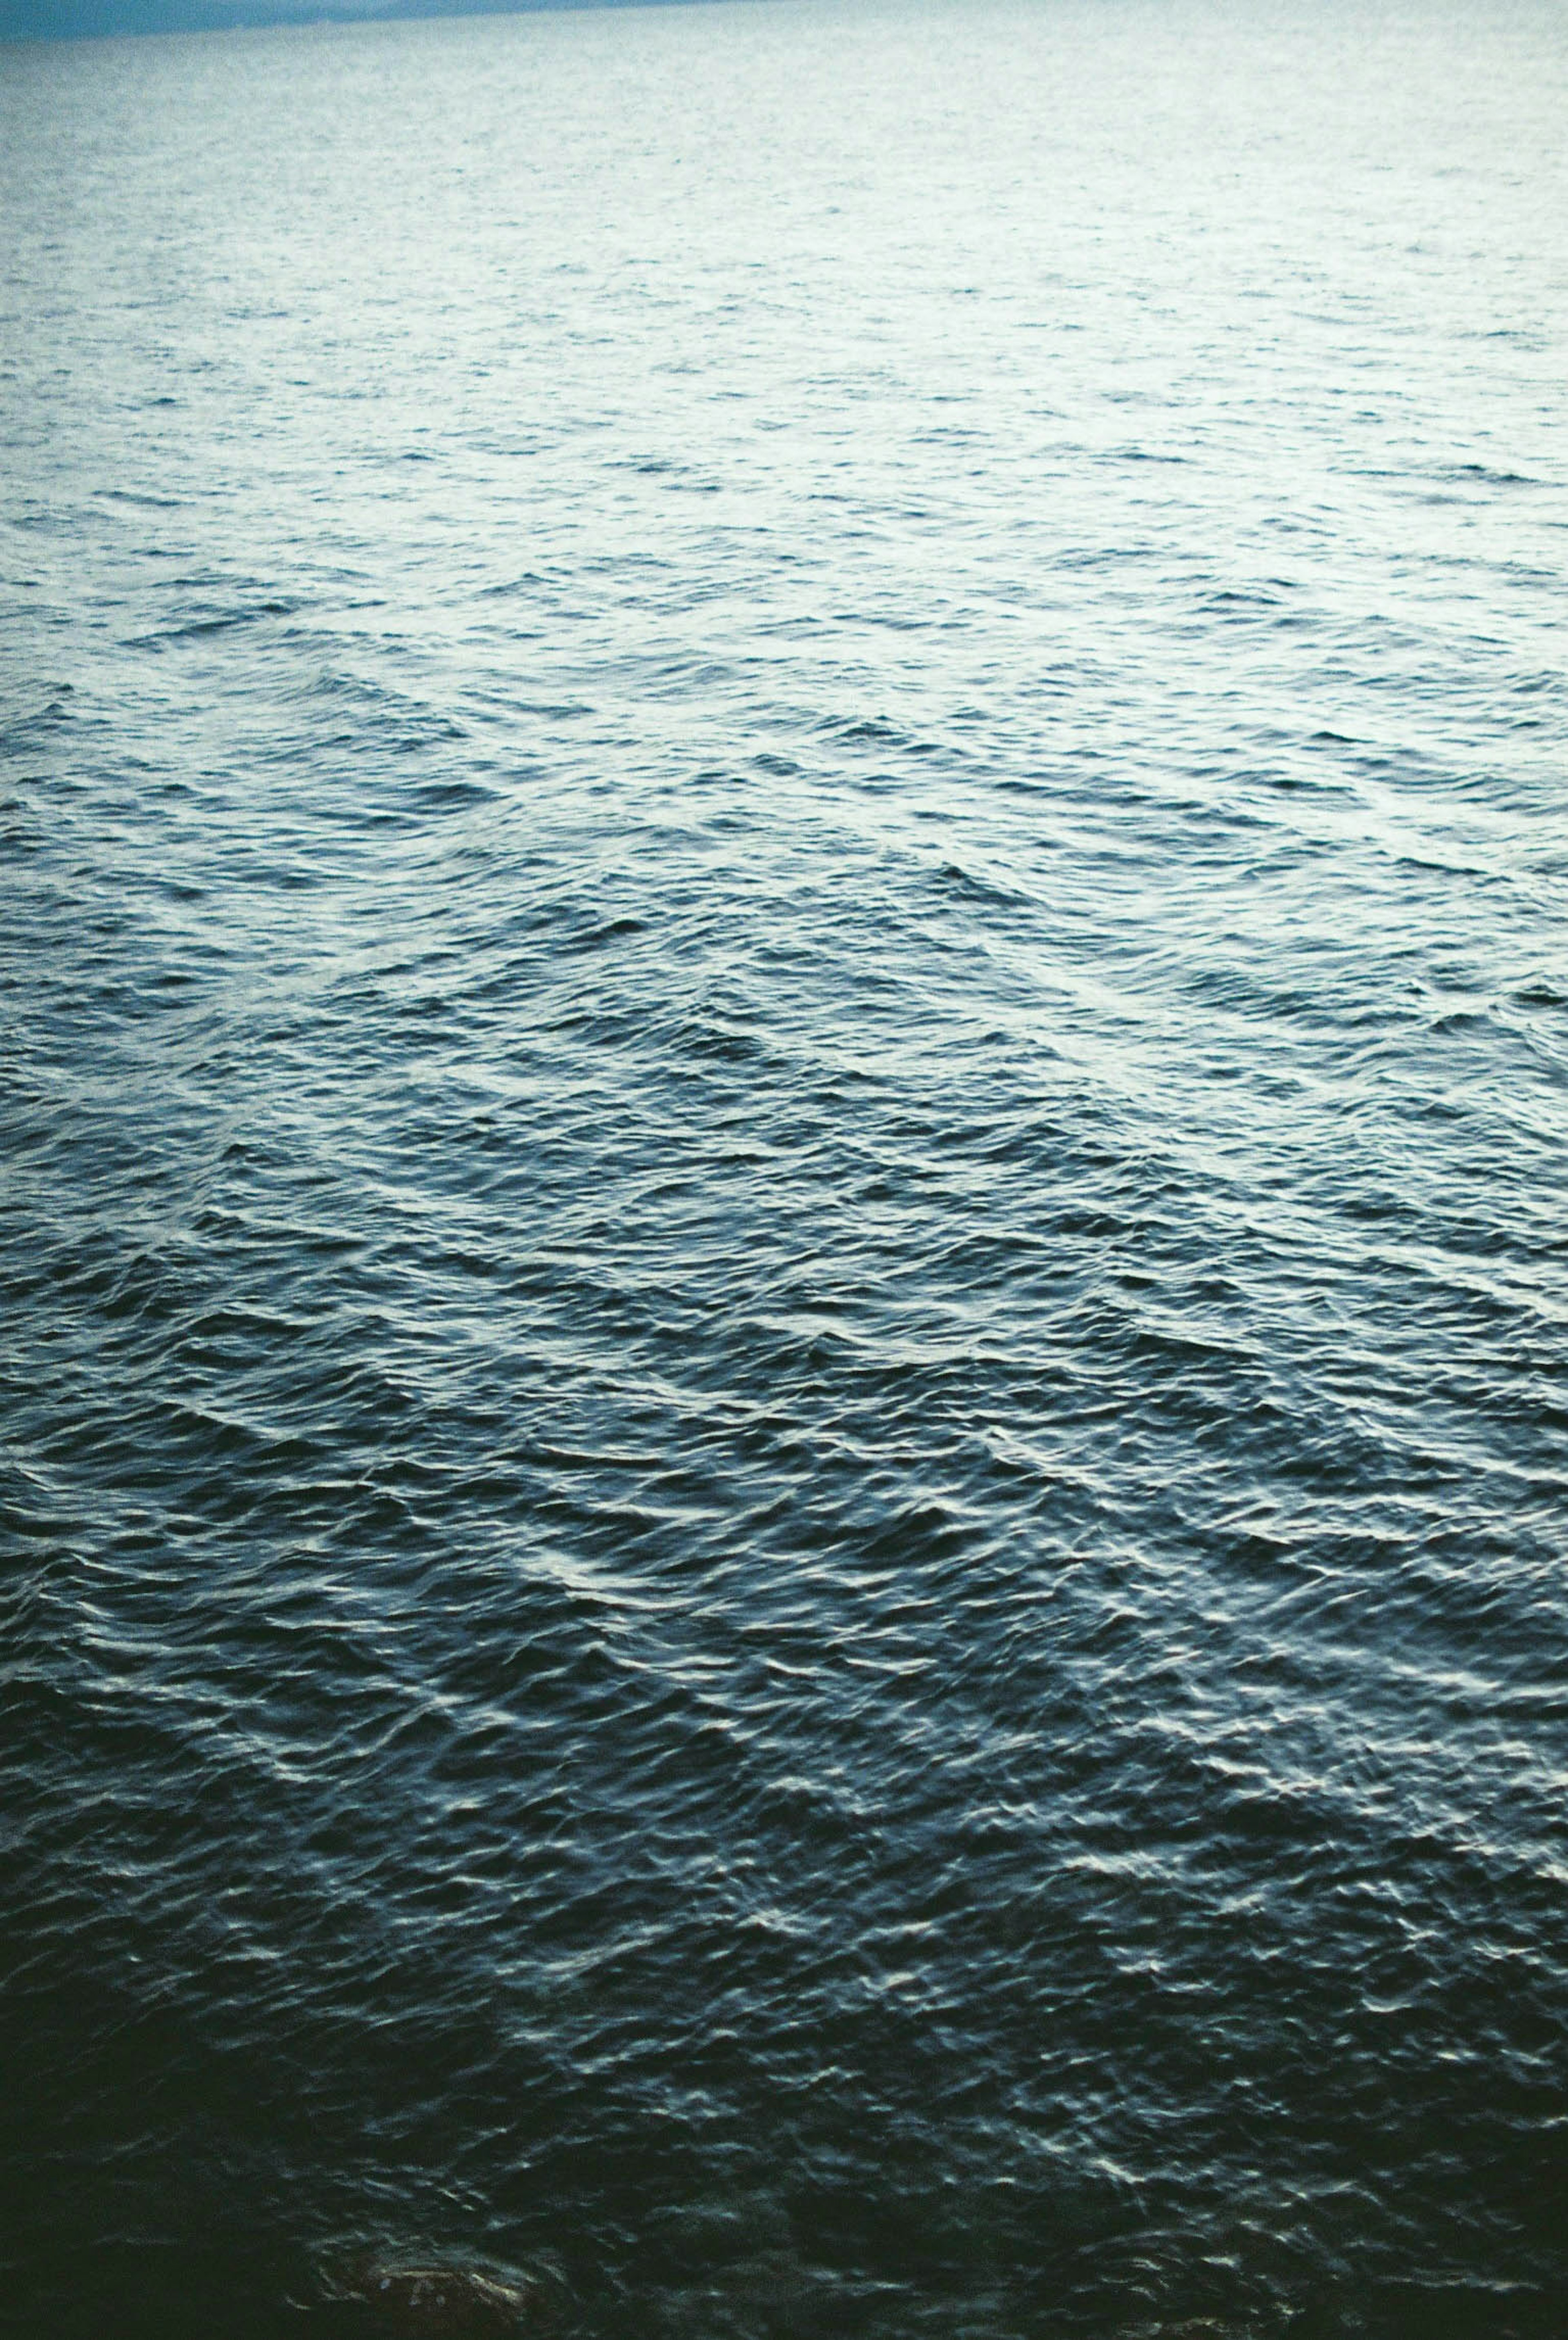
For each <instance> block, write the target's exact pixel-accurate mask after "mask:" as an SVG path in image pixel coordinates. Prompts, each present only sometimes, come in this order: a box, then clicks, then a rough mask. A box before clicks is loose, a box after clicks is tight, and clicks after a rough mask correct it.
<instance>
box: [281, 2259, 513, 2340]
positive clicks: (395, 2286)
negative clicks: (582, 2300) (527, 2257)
mask: <svg viewBox="0 0 1568 2340" xmlns="http://www.w3.org/2000/svg"><path fill="white" fill-rule="evenodd" d="M326 2286H327V2289H328V2292H329V2293H330V2295H331V2296H332V2298H334V2299H339V2300H344V2301H349V2302H352V2303H353V2304H354V2305H358V2306H362V2307H364V2308H367V2309H369V2310H370V2311H371V2315H370V2319H369V2322H368V2328H369V2329H370V2330H372V2331H374V2332H378V2333H385V2334H386V2335H389V2340H391V2335H394V2334H400V2333H402V2334H407V2335H409V2340H418V2335H426V2334H427V2335H430V2340H515V2335H519V2334H522V2333H537V2332H542V2331H544V2330H546V2329H547V2328H548V2327H549V2325H551V2322H552V2321H553V2320H554V2319H553V2317H552V2316H551V2314H550V2312H549V2304H548V2301H547V2296H546V2294H545V2290H544V2287H543V2286H542V2285H540V2284H538V2283H535V2282H532V2281H531V2280H529V2279H528V2278H526V2277H523V2276H507V2277H502V2276H499V2275H494V2274H491V2273H488V2272H484V2271H481V2269H479V2268H477V2267H471V2266H461V2265H460V2264H458V2263H457V2262H455V2261H452V2262H444V2263H443V2262H442V2261H440V2260H425V2261H422V2262H419V2263H417V2264H416V2263H414V2262H412V2261H410V2260H406V2259H402V2258H394V2257H386V2258H378V2257H376V2256H363V2257H360V2258H353V2259H345V2260H342V2261H339V2262H338V2263H336V2264H335V2265H334V2266H332V2267H331V2268H329V2269H328V2270H327V2271H326Z"/></svg>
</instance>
